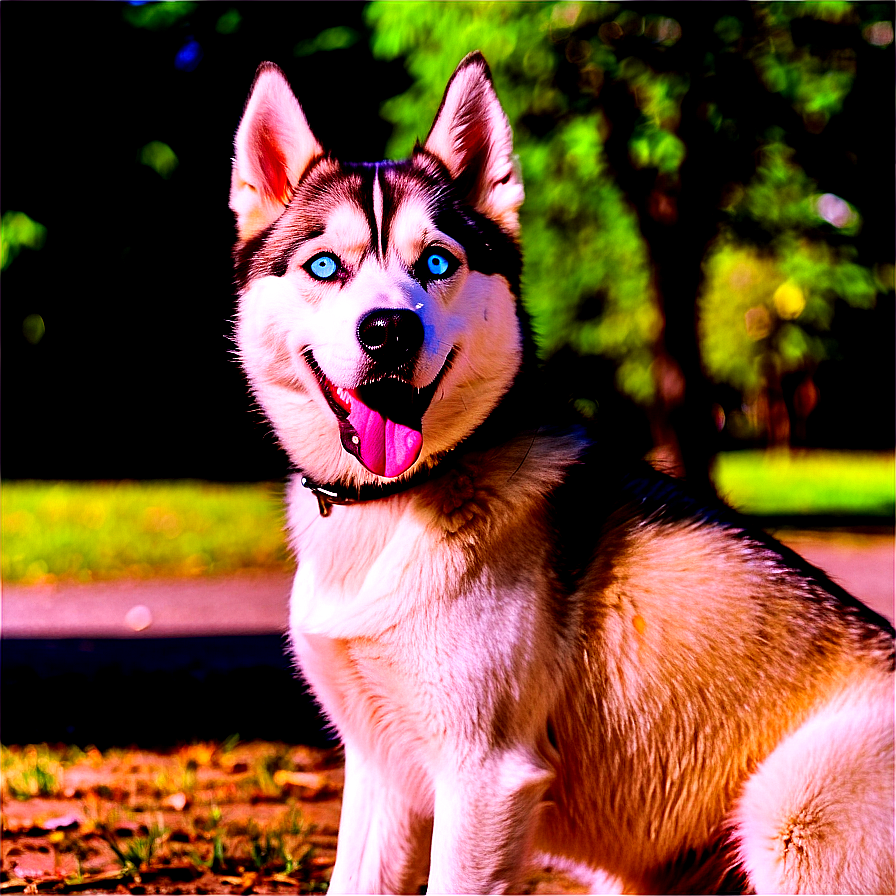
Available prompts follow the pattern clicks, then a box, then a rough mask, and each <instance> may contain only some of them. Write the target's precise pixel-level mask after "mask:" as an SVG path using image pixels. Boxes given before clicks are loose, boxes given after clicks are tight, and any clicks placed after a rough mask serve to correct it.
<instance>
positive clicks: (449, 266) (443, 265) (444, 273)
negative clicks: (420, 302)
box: [421, 249, 458, 280]
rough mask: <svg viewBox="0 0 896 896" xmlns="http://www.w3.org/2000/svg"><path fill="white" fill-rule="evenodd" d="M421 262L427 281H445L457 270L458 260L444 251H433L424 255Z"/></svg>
mask: <svg viewBox="0 0 896 896" xmlns="http://www.w3.org/2000/svg"><path fill="white" fill-rule="evenodd" d="M421 261H422V262H423V263H424V264H423V266H422V267H423V270H422V273H423V276H424V277H425V278H426V279H432V280H443V279H444V278H445V277H450V276H451V275H452V274H453V273H454V272H455V271H456V270H457V265H458V262H457V259H456V258H455V257H454V256H453V255H452V254H451V253H450V252H447V251H445V250H444V249H431V250H430V251H429V252H426V253H424V255H423V257H422V259H421Z"/></svg>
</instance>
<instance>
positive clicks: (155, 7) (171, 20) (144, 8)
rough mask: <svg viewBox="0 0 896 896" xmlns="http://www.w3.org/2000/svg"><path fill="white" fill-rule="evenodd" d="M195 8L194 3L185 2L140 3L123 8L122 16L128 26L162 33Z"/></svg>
mask: <svg viewBox="0 0 896 896" xmlns="http://www.w3.org/2000/svg"><path fill="white" fill-rule="evenodd" d="M195 8H196V4H195V3H189V2H186V0H171V2H165V3H141V4H139V5H138V6H131V5H130V4H128V5H126V6H124V8H123V9H122V15H123V16H124V18H125V21H127V22H128V24H129V25H133V26H134V27H135V28H146V29H147V30H149V31H163V30H165V29H166V28H170V27H171V26H172V25H176V24H177V23H178V22H181V21H183V19H185V18H187V17H188V16H189V15H190V13H191V12H193V10H194V9H195Z"/></svg>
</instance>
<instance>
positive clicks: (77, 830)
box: [0, 742, 587, 894]
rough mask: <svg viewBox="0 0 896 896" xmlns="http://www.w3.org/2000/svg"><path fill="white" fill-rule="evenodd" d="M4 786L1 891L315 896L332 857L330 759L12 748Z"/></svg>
mask: <svg viewBox="0 0 896 896" xmlns="http://www.w3.org/2000/svg"><path fill="white" fill-rule="evenodd" d="M3 778H4V785H3V804H2V809H3V812H2V816H3V818H2V834H3V837H2V871H0V893H134V894H137V893H169V894H176V893H223V894H230V893H315V892H317V893H320V892H324V891H325V890H326V887H327V883H328V881H329V877H330V873H331V871H332V867H333V862H334V860H335V856H336V834H337V831H338V826H339V807H340V797H341V792H342V783H343V770H342V761H341V756H340V753H339V751H338V750H321V749H313V748H309V747H287V746H285V745H283V744H274V743H260V742H256V743H249V744H236V745H228V744H194V745H191V746H187V747H182V748H180V749H177V750H173V751H171V752H168V753H157V752H147V751H141V750H111V751H108V752H107V753H100V752H99V751H98V750H87V751H86V752H82V751H73V750H71V749H70V748H60V749H59V750H58V751H54V750H53V749H51V748H44V747H22V748H9V749H4V753H3ZM421 884H422V881H421ZM523 892H526V893H584V892H587V889H586V888H585V887H584V886H581V885H579V884H578V883H577V882H576V881H574V880H572V879H571V878H569V877H567V876H565V875H563V874H561V873H558V872H554V871H552V870H551V869H544V870H540V871H537V872H534V873H533V874H532V875H530V877H529V879H528V880H527V881H526V886H525V888H524V890H523Z"/></svg>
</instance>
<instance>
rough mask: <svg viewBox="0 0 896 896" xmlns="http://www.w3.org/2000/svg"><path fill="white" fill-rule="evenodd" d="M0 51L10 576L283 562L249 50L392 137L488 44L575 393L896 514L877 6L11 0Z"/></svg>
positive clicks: (649, 441) (654, 450) (392, 151)
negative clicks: (238, 154) (241, 243)
mask: <svg viewBox="0 0 896 896" xmlns="http://www.w3.org/2000/svg"><path fill="white" fill-rule="evenodd" d="M0 44H2V54H0V71H2V108H0V126H2V160H0V161H2V194H0V206H2V208H0V211H2V251H0V264H2V276H0V286H2V305H0V314H2V327H0V337H2V371H0V427H2V429H0V437H2V441H0V473H2V477H3V487H2V499H3V507H2V564H3V565H2V571H3V580H4V583H5V584H6V585H7V586H15V587H19V588H25V587H31V588H38V589H39V588H44V589H47V588H54V587H55V588H60V587H62V586H64V585H66V584H67V583H76V584H78V583H80V584H81V585H85V586H86V584H88V583H91V582H97V581H107V580H108V581H117V580H122V579H148V578H152V577H158V576H160V575H161V576H180V577H189V578H192V579H198V578H201V577H203V576H205V575H206V574H208V573H212V574H214V573H222V574H223V573H235V572H238V571H244V570H246V569H253V570H267V571H275V572H277V573H278V574H280V575H281V576H282V575H288V571H289V567H290V562H291V561H290V559H289V557H288V556H287V554H286V551H285V550H284V548H283V544H282V536H281V533H280V523H281V511H280V509H279V493H278V486H276V485H272V484H271V483H277V482H279V481H281V480H282V478H283V477H284V476H285V475H286V474H287V472H288V465H287V463H286V460H285V457H284V456H283V454H282V453H281V452H280V450H279V449H278V447H277V446H276V444H275V442H274V439H273V436H272V434H271V432H270V430H269V428H268V427H267V425H266V424H265V423H264V421H263V420H262V419H261V416H260V414H259V413H258V412H257V410H256V409H254V408H253V406H252V402H251V400H250V398H249V396H248V392H247V389H246V385H245V382H244V379H243V376H242V373H241V371H240V370H239V368H238V366H237V364H236V362H235V360H234V358H233V356H232V349H233V346H232V344H231V341H230V336H229V333H230V327H231V324H230V321H231V318H232V317H233V314H234V310H235V296H234V289H233V277H232V271H231V261H230V251H231V247H232V244H233V239H234V226H233V219H232V215H231V213H230V211H229V210H228V207H227V200H228V190H229V179H230V159H231V154H232V140H233V134H234V132H235V130H236V127H237V124H238V122H239V118H240V115H241V112H242V108H243V104H244V102H245V99H246V97H247V95H248V92H249V88H250V85H251V83H252V79H253V76H254V73H255V70H256V68H257V66H258V64H259V63H260V62H261V61H262V60H265V59H269V60H272V61H274V62H276V63H277V64H279V65H280V66H281V67H282V68H283V70H284V71H285V73H286V75H287V77H288V78H289V79H290V81H291V83H292V84H293V86H294V88H295V90H296V92H297V94H298V96H299V98H300V100H301V102H302V105H303V107H304V109H305V111H306V114H307V117H308V120H309V122H310V123H311V126H312V128H313V129H314V131H315V133H316V134H317V136H318V138H319V139H320V140H321V142H322V143H323V144H324V145H325V146H328V147H330V148H331V149H332V150H333V151H334V152H335V153H336V154H337V155H341V156H343V157H344V158H349V159H379V158H382V157H386V156H391V157H401V156H404V155H407V154H408V152H409V151H410V150H411V148H412V146H413V144H414V140H415V139H416V138H417V137H420V138H422V137H425V135H426V133H427V131H428V129H429V126H430V124H431V122H432V119H433V117H434V114H435V111H436V109H437V107H438V103H439V100H440V98H441V95H442V92H443V90H444V87H445V84H446V82H447V80H448V78H449V77H450V75H451V73H452V71H453V70H454V67H455V66H456V64H457V63H458V61H459V60H460V59H461V58H462V57H463V56H464V55H466V54H467V53H468V52H470V51H471V50H473V49H480V50H482V51H483V52H484V54H485V55H486V58H487V59H488V61H489V63H490V65H491V68H492V72H493V76H494V80H495V84H496V87H497V90H498V93H499V95H500V97H501V100H502V102H503V104H504V106H505V109H506V111H507V113H508V116H509V118H510V121H511V123H512V125H513V127H514V133H515V140H516V149H517V152H518V153H519V157H520V162H521V165H522V170H523V175H524V180H525V183H526V193H527V198H526V203H525V205H524V207H523V210H522V233H523V237H522V240H523V249H524V252H525V258H526V265H525V269H524V283H523V289H524V298H525V301H526V303H527V305H528V307H529V309H530V311H531V314H532V317H533V321H534V325H535V328H536V330H537V334H538V338H539V344H540V349H541V355H542V358H543V360H544V363H545V366H546V370H547V373H548V375H549V376H550V377H551V378H552V381H553V383H554V384H555V388H556V391H557V395H558V400H570V401H572V402H574V403H575V404H576V406H577V407H578V408H579V410H580V411H581V412H582V413H583V414H584V415H585V416H587V417H589V418H590V419H592V421H593V422H594V423H595V425H596V426H597V427H598V428H599V430H600V431H601V432H602V433H604V434H606V437H607V438H611V439H613V440H614V441H615V442H617V443H621V444H623V445H625V446H627V447H628V448H629V449H630V450H631V451H632V452H634V453H637V454H649V455H651V456H652V457H654V458H655V459H656V460H658V461H659V462H661V463H662V464H663V465H665V466H667V467H668V468H669V469H671V470H673V471H677V472H679V473H680V474H683V475H686V476H687V478H688V479H689V480H691V481H692V482H693V483H694V484H696V485H698V486H701V485H702V486H704V487H715V488H716V489H717V490H718V491H719V492H720V493H722V494H723V495H724V496H725V497H727V498H729V499H730V500H732V501H733V502H734V503H735V504H736V505H737V506H739V507H740V508H741V509H744V510H746V511H747V512H749V513H752V514H754V515H756V516H758V517H759V518H760V519H761V520H762V521H764V522H768V521H772V522H779V523H780V522H782V521H787V522H789V523H791V524H793V523H794V521H796V522H797V524H801V525H803V526H805V525H808V524H810V523H811V524H817V523H819V522H823V523H830V522H832V521H833V522H836V523H837V524H838V525H844V524H849V525H852V526H853V527H854V526H855V525H859V524H860V525H863V526H866V527H867V526H868V525H870V524H873V525H875V526H877V527H883V528H884V530H885V531H887V532H889V533H892V521H893V510H894V499H893V492H894V485H893V448H894V405H896V399H894V244H896V239H894V236H896V235H894V220H896V216H894V166H893V159H894V102H893V100H894V87H893V71H894V25H893V6H892V4H891V3H853V2H839V0H836V2H822V3H817V2H803V3H767V2H757V3H740V2H738V3H727V2H717V3H682V2H655V3H574V2H521V3H516V2H501V3H492V2H478V3H457V2H449V3H426V2H423V3H418V2H403V3H390V2H372V3H354V2H342V3H311V2H304V3H265V2H243V3H240V2H234V3H229V2H208V3H189V2H169V3H54V4H47V3H26V2H6V3H3V4H2V6H0ZM277 581H278V582H281V581H283V580H281V579H278V580H277ZM891 584H892V582H891ZM279 587H281V589H282V588H283V587H286V588H288V586H279ZM15 593H21V592H15V590H14V588H13V590H12V591H10V588H9V587H7V588H6V589H5V591H4V598H7V597H8V596H9V595H10V594H15ZM54 593H55V592H54ZM278 594H279V592H278ZM22 599H23V600H25V599H32V598H22ZM124 599H125V598H123V600H124ZM128 599H129V598H128ZM279 599H280V598H278V600H279ZM284 600H285V598H284ZM4 603H5V607H4V615H5V617H6V618H7V619H9V618H11V616H10V607H11V606H12V604H11V603H10V602H8V601H7V600H5V601H4ZM32 606H33V605H32ZM54 606H55V605H54ZM47 612H48V613H51V614H52V613H53V612H56V610H52V611H50V610H48V611H47ZM183 612H184V613H186V612H187V610H186V609H184V610H183ZM32 615H33V614H32ZM144 628H146V626H144ZM132 629H133V631H132V633H133V632H135V631H142V629H140V627H139V625H135V626H132ZM150 631H151V632H152V631H153V630H152V629H150ZM5 634H6V637H7V639H9V638H10V637H11V634H10V629H9V627H8V626H7V627H6V633H5ZM9 643H10V642H9V641H8V642H7V647H9ZM8 655H11V654H8ZM7 705H9V704H7ZM7 718H9V716H7Z"/></svg>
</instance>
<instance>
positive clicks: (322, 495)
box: [299, 467, 435, 516]
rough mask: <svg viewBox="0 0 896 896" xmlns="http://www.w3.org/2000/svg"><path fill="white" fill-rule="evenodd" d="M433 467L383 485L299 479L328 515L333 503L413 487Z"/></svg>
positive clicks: (360, 500)
mask: <svg viewBox="0 0 896 896" xmlns="http://www.w3.org/2000/svg"><path fill="white" fill-rule="evenodd" d="M434 469H435V467H424V468H423V469H421V470H418V471H417V472H416V473H415V474H414V475H413V476H409V477H408V478H407V479H397V480H395V481H394V482H388V483H386V484H385V485H356V486H352V485H344V484H343V483H341V482H325V483H321V482H315V481H314V480H313V479H312V478H311V477H310V476H305V475H304V474H303V475H302V477H301V479H300V480H299V481H300V482H301V483H302V485H303V487H304V488H307V489H308V491H310V492H313V493H314V496H315V497H316V498H317V506H318V509H319V510H320V515H321V516H329V515H330V510H332V508H333V505H334V504H364V503H366V502H367V501H379V500H380V499H381V498H389V497H391V496H392V495H397V494H399V493H401V492H403V491H405V490H406V489H409V488H413V487H414V486H415V485H418V484H419V483H420V482H422V481H423V480H426V479H429V477H430V476H431V475H432V472H433V470H434Z"/></svg>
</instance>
